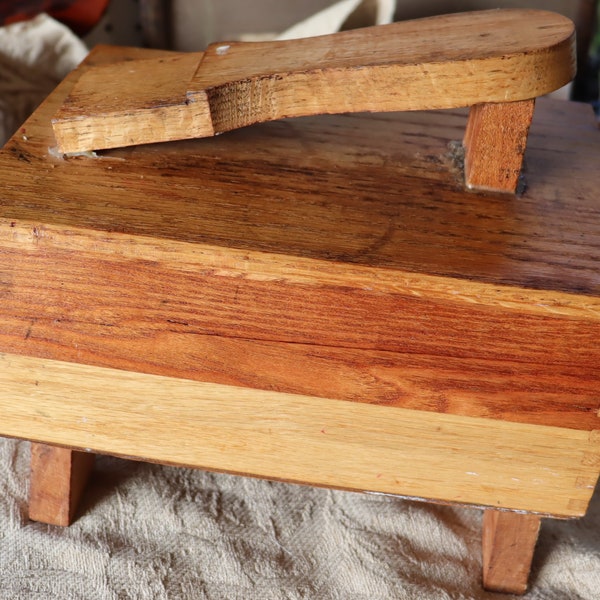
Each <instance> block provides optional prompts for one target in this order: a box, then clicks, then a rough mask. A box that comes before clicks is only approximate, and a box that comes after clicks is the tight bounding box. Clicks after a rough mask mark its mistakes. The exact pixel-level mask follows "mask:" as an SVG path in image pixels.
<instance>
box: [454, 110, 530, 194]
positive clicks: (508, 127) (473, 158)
mask: <svg viewBox="0 0 600 600" xmlns="http://www.w3.org/2000/svg"><path fill="white" fill-rule="evenodd" d="M534 105H535V100H522V101H520V102H504V103H500V104H498V103H488V104H477V105H475V106H473V107H472V108H471V110H470V112H469V120H468V121H467V129H466V132H465V137H464V148H465V183H466V185H467V187H469V188H472V189H479V190H497V191H506V192H511V193H512V192H515V191H516V190H517V187H518V185H519V177H520V176H521V166H522V163H523V156H524V155H525V148H526V146H527V134H528V133H529V127H530V125H531V119H532V118H533V108H534Z"/></svg>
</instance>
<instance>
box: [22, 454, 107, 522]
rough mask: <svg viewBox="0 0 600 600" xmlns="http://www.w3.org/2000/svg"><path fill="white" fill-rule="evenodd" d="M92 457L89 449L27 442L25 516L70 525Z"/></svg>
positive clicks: (87, 476)
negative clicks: (29, 470) (28, 467)
mask: <svg viewBox="0 0 600 600" xmlns="http://www.w3.org/2000/svg"><path fill="white" fill-rule="evenodd" d="M94 459H95V456H94V454H90V453H89V452H78V451H76V450H71V449H68V448H57V447H55V446H47V445H45V444H35V443H33V444H31V476H30V480H29V518H30V519H32V520H34V521H40V522H42V523H49V524H50V525H61V526H63V527H65V526H67V525H70V524H71V523H72V522H73V519H74V518H75V514H76V512H77V506H78V504H79V500H80V498H81V495H82V493H83V490H84V487H85V484H86V482H87V480H88V478H89V476H90V473H91V471H92V468H93V466H94Z"/></svg>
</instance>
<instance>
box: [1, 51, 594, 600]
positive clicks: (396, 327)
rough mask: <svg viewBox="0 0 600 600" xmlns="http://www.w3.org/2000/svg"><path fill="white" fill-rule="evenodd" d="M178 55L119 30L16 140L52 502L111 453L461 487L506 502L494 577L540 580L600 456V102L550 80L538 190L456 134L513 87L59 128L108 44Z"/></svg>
mask: <svg viewBox="0 0 600 600" xmlns="http://www.w3.org/2000/svg"><path fill="white" fill-rule="evenodd" d="M170 56H171V55H170V54H168V53H167V54H165V53H158V52H154V51H147V50H135V49H122V48H107V47H105V48H100V49H97V50H96V51H94V52H93V53H92V54H91V56H90V58H89V59H88V62H87V64H86V65H84V66H83V67H82V68H81V69H79V70H78V71H77V72H75V73H73V74H72V75H71V76H69V77H68V78H67V80H66V81H65V82H63V84H61V85H60V86H59V87H58V88H57V90H56V91H55V92H54V93H53V94H52V95H51V96H50V97H49V98H48V99H47V101H46V102H45V103H44V104H43V105H42V106H41V107H40V108H39V109H38V110H37V112H36V113H35V114H34V115H33V116H32V117H31V119H30V120H29V121H27V122H26V123H25V124H24V125H23V127H22V129H21V130H20V131H19V132H18V133H17V134H16V135H15V136H14V137H13V138H12V139H11V140H10V142H9V143H8V144H7V145H6V146H5V148H4V149H3V150H2V151H1V152H0V173H1V174H2V177H1V178H0V181H1V184H0V189H1V191H2V194H1V196H0V312H1V314H2V327H1V328H0V410H1V411H2V419H0V435H5V436H12V437H18V438H24V439H29V440H31V441H33V442H35V444H34V445H33V450H32V497H31V516H32V517H33V518H36V519H40V520H43V521H46V522H52V523H62V524H64V523H67V522H68V521H69V520H70V519H71V518H72V516H73V509H74V506H75V504H76V499H77V496H78V495H79V492H80V490H81V488H82V486H83V483H84V479H85V477H86V475H87V474H88V472H89V467H90V461H91V459H90V458H89V456H90V455H91V454H94V453H99V454H112V455H118V456H128V457H133V458H136V459H141V460H148V461H155V462H159V463H168V464H175V465H184V466H191V467H197V468H206V469H215V470H220V471H226V472H230V473H238V474H246V475H252V476H258V477H264V478H270V479H278V480H285V481H292V482H299V483H306V484H310V485H319V486H330V487H335V488H342V489H348V490H356V491H364V490H367V491H374V492H382V493H389V494H397V495H399V496H404V497H413V498H420V499H426V500H431V501H436V502H454V503H460V504H466V505H470V506H473V507H477V508H481V509H484V510H486V516H485V518H484V532H483V558H484V561H483V564H484V584H485V585H486V587H488V588H490V589H495V590H504V591H513V592H522V591H524V589H525V587H526V582H527V573H528V570H529V564H530V560H531V555H532V552H533V548H534V546H535V539H536V534H537V527H538V525H539V518H540V517H542V516H544V517H549V518H573V517H579V516H582V515H584V514H585V512H586V508H587V505H588V502H589V499H590V497H591V494H592V491H593V489H594V486H595V484H596V481H597V478H598V474H599V472H600V426H599V422H598V421H599V419H598V410H599V408H600V400H599V399H598V384H599V378H600V375H599V373H600V369H598V365H600V347H599V344H598V339H600V275H599V272H598V268H597V262H598V261H597V253H598V247H599V246H600V227H599V225H598V224H599V223H600V218H599V217H600V214H599V213H600V208H599V206H598V202H597V189H598V184H599V183H600V182H599V181H598V175H597V169H596V168H595V164H596V157H597V156H598V152H599V151H600V138H599V136H598V132H597V130H596V128H595V125H594V122H593V118H592V114H591V110H589V109H588V107H585V106H580V105H575V104H569V103H559V102H553V101H545V100H543V99H542V100H539V101H538V102H537V103H536V111H535V115H534V117H533V122H532V125H531V130H530V132H529V138H528V145H527V150H526V152H525V169H524V172H523V176H524V178H525V184H526V186H525V187H524V188H523V190H521V191H520V192H519V194H518V195H516V194H512V195H511V194H506V193H495V192H489V191H488V192H484V191H481V190H478V191H474V190H469V189H466V186H465V181H464V173H463V172H462V166H461V161H460V157H458V158H457V154H461V153H460V152H457V150H456V149H457V147H460V142H461V140H462V139H463V137H464V135H465V133H464V132H465V129H466V131H467V137H468V138H469V139H472V137H471V136H472V135H473V132H474V131H475V130H477V129H478V128H479V127H480V125H481V124H482V123H483V124H484V125H482V126H483V127H484V128H487V127H488V126H493V125H494V124H497V121H496V113H495V112H494V110H495V109H494V108H491V109H489V110H488V109H481V110H480V109H476V112H475V113H474V114H472V115H471V117H469V125H468V126H467V119H468V116H467V112H466V111H464V110H451V111H435V112H414V111H411V112H405V113H393V112H390V113H386V114H383V113H376V114H373V115H364V114H344V115H317V116H309V117H302V118H296V119H289V120H277V121H272V122H268V123H262V124H256V125H254V126H252V127H248V128H244V129H240V130H236V131H230V132H228V133H224V134H223V135H220V136H218V137H211V138H206V139H192V140H183V141H174V142H169V143H162V144H151V145H145V146H131V147H127V148H119V149H112V150H105V151H102V152H98V153H97V155H95V156H92V155H89V156H67V157H63V156H62V155H61V154H57V153H56V151H55V146H56V140H55V137H54V132H53V129H52V125H51V119H52V117H53V115H56V113H57V110H58V109H59V107H60V106H62V104H63V102H64V99H65V97H66V96H67V95H68V94H69V92H70V91H71V90H72V88H73V85H74V83H75V81H76V80H77V78H78V77H79V76H80V75H81V74H82V73H83V72H85V70H86V69H88V68H89V67H90V66H93V65H96V66H99V65H102V64H112V63H114V62H115V61H123V60H130V59H131V60H133V59H135V60H144V59H148V58H150V59H152V60H154V59H156V58H159V57H166V58H168V57H170ZM531 106H532V105H531ZM527 110H528V109H527V107H525V111H526V112H527ZM503 118H504V117H503ZM486 123H487V124H486ZM492 129H493V127H492ZM488 131H489V129H488ZM477 137H478V135H477V132H476V131H475V138H477ZM508 137H509V138H510V135H509V136H508ZM512 139H513V141H514V139H516V138H514V137H513V138H512ZM477 156H479V154H477ZM483 187H485V186H483ZM49 447H51V448H49ZM500 509H501V510H500ZM488 511H489V512H488ZM497 511H498V512H497ZM506 511H508V512H506ZM515 545H516V546H515ZM514 547H519V551H518V552H516V553H515V552H514V551H513V550H512V548H514ZM508 548H510V549H511V550H510V552H509V551H508V550H507V549H508Z"/></svg>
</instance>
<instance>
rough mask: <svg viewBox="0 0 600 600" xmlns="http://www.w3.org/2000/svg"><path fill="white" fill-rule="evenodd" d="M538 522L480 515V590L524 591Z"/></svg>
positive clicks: (491, 513) (490, 512) (527, 517)
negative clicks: (481, 523)
mask: <svg viewBox="0 0 600 600" xmlns="http://www.w3.org/2000/svg"><path fill="white" fill-rule="evenodd" d="M540 522H541V519H540V517H538V516H537V515H528V514H519V513H513V512H502V511H498V510H486V511H485V512H484V514H483V546H482V548H483V586H484V587H485V589H487V590H490V591H494V592H504V593H508V594H524V593H525V592H526V591H527V583H528V579H529V571H530V569H531V561H532V559H533V552H534V550H535V545H536V542H537V539H538V533H539V529H540Z"/></svg>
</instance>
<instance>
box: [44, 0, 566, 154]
mask: <svg viewBox="0 0 600 600" xmlns="http://www.w3.org/2000/svg"><path fill="white" fill-rule="evenodd" d="M574 39H575V35H574V26H573V23H572V22H571V21H569V20H568V19H566V18H565V17H562V16H560V15H557V14H554V13H550V12H546V11H535V10H504V11H498V10H495V11H479V12H473V13H464V14H459V15H446V16H438V17H431V18H427V19H419V20H415V21H409V22H401V23H392V24H390V25H383V26H377V27H370V28H363V29H359V30H353V31H345V32H341V33H336V34H333V35H328V36H320V37H315V38H307V39H301V40H287V41H277V42H264V43H228V42H223V43H218V44H213V45H211V46H209V48H208V49H207V51H206V53H205V54H204V55H203V56H202V57H201V55H193V56H191V57H190V56H178V55H174V56H172V57H169V58H163V57H159V58H157V59H155V60H153V59H150V60H144V61H138V62H135V63H134V62H130V63H124V64H121V65H116V66H109V67H103V68H100V69H97V70H91V71H90V72H89V73H88V74H86V75H84V76H83V77H82V78H81V80H80V82H79V84H78V85H76V86H75V88H74V89H73V92H72V93H71V95H70V96H69V98H68V99H67V101H66V103H65V104H64V105H63V106H62V107H61V108H60V110H59V111H58V112H57V113H56V115H55V117H54V120H53V123H54V131H55V135H56V140H57V143H58V147H59V149H60V151H61V152H65V153H68V152H81V151H86V150H97V149H102V148H114V147H120V146H127V145H133V144H142V143H148V142H151V141H156V142H158V141H166V140H173V139H186V138H194V137H203V136H210V135H214V134H215V133H222V132H224V131H230V130H232V129H237V128H239V127H244V126H246V125H251V124H254V123H259V122H264V121H271V120H275V119H281V118H283V117H298V116H306V115H315V114H326V113H349V112H363V111H370V112H386V111H403V110H423V109H439V108H453V107H461V106H472V105H475V104H479V103H484V102H485V103H488V102H512V101H520V100H527V99H530V98H535V97H537V96H540V95H543V94H546V93H548V92H551V91H553V90H555V89H557V88H559V87H561V86H563V85H565V84H566V83H568V82H569V81H570V80H571V79H572V77H573V76H574V74H575V47H574ZM194 63H196V64H198V63H199V66H198V69H197V71H196V72H195V74H193V77H192V76H191V75H190V74H189V70H190V68H191V66H192V65H193V64H194ZM186 91H187V93H186Z"/></svg>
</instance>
